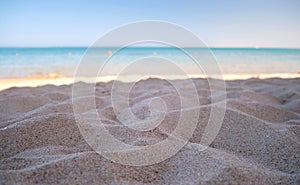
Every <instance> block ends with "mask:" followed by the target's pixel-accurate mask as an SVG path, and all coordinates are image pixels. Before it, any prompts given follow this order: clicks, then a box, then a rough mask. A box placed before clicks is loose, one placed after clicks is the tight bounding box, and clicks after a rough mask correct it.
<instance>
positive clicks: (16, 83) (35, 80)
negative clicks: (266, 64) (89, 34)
mask: <svg viewBox="0 0 300 185" xmlns="http://www.w3.org/2000/svg"><path fill="white" fill-rule="evenodd" d="M150 77H151V76H150ZM188 77H190V78H206V77H207V76H204V75H197V74H190V75H188ZM208 77H210V76H208ZM184 78H186V77H180V76H166V79H184ZM212 78H214V77H212ZM222 78H223V79H224V80H246V79H250V78H259V79H267V78H283V79H286V78H300V72H298V73H270V74H223V75H222ZM116 79H117V80H121V81H124V82H130V81H132V80H131V79H136V77H135V78H132V77H131V76H125V77H122V78H118V77H117V76H113V75H107V76H101V77H98V78H97V79H96V81H97V82H109V81H112V80H116ZM74 80H75V78H74V76H61V75H58V74H49V75H43V76H29V77H24V78H20V77H15V78H0V91H2V90H5V89H8V88H11V87H37V86H43V85H69V84H72V83H74ZM80 80H82V81H86V82H91V81H92V82H93V81H94V79H93V78H91V77H82V78H80Z"/></svg>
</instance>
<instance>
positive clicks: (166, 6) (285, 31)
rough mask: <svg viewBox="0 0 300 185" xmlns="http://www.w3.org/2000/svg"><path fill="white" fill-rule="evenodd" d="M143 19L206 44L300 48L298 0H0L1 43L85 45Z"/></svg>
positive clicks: (1, 44) (299, 8)
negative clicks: (181, 28)
mask: <svg viewBox="0 0 300 185" xmlns="http://www.w3.org/2000/svg"><path fill="white" fill-rule="evenodd" d="M142 20H163V21H169V22H172V23H176V24H179V25H182V26H184V27H186V28H187V29H189V30H191V31H192V32H194V33H195V34H196V35H197V36H198V37H199V38H200V39H202V40H203V41H204V42H205V43H206V44H207V45H208V46H211V47H253V46H260V47H289V48H300V1H299V0H205V1H204V0H203V1H202V0H181V1H179V0H119V1H116V0H106V1H101V0H98V1H97V0H86V1H83V0H82V1H76V0H73V1H71V0H69V1H67V0H51V1H50V0H49V1H42V0H1V1H0V46H27V47H28V46H29V47H31V46H89V45H90V44H92V43H93V42H94V41H95V40H96V39H97V38H99V37H101V36H102V35H103V34H105V33H107V32H108V31H110V30H111V29H113V28H116V27H118V26H120V25H124V24H126V23H130V22H135V21H142Z"/></svg>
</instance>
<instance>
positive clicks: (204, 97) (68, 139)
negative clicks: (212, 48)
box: [0, 78, 300, 184]
mask: <svg viewBox="0 0 300 185" xmlns="http://www.w3.org/2000/svg"><path fill="white" fill-rule="evenodd" d="M193 81H194V82H195V84H196V87H197V92H198V95H199V101H200V103H201V106H202V107H201V109H200V110H199V111H200V113H199V118H198V122H197V127H196V129H195V131H194V133H193V135H192V137H191V138H190V139H189V141H188V143H187V144H186V145H185V146H184V147H183V148H182V149H181V150H180V151H179V152H178V153H177V154H175V155H174V156H172V157H171V158H169V159H166V160H164V161H162V162H160V163H157V164H154V165H150V166H139V167H135V166H126V165H122V164H118V163H114V162H112V161H110V160H108V159H106V158H104V157H103V156H101V155H100V154H98V153H97V152H95V151H94V150H93V149H92V148H91V147H90V146H89V145H88V143H87V142H86V141H85V140H84V138H83V136H82V135H81V133H80V131H79V129H78V126H77V124H76V121H75V118H74V114H73V107H72V85H61V86H55V85H45V86H41V87H34V88H32V87H22V88H17V87H12V88H9V89H6V90H3V91H1V92H0V139H1V144H0V149H1V155H0V161H1V162H0V184H299V183H300V137H299V135H300V93H299V92H300V78H293V79H280V78H271V79H256V78H252V79H248V80H233V81H227V82H226V90H227V99H226V100H225V101H226V103H227V107H226V111H225V117H224V120H223V124H222V127H221V130H220V132H219V133H218V135H217V137H216V138H215V139H214V141H213V142H212V143H211V144H210V145H209V147H208V148H207V149H206V150H201V149H199V145H198V144H199V142H200V141H201V138H202V133H203V128H205V126H206V124H207V120H208V118H209V115H210V108H211V105H212V104H211V97H210V91H209V88H208V84H207V81H206V80H205V79H194V80H193ZM175 83H177V84H181V87H185V86H184V83H185V80H176V81H175ZM111 86H112V82H107V83H104V82H100V83H97V86H96V91H95V95H96V107H97V111H98V113H99V115H101V119H102V120H103V121H104V122H105V125H106V128H107V130H109V132H110V133H111V134H112V135H114V136H115V137H116V138H118V139H119V140H120V141H122V142H125V143H127V144H130V145H136V146H145V145H151V144H155V143H158V142H161V141H162V140H164V139H166V138H167V137H168V133H171V132H172V129H174V126H176V122H177V120H178V114H179V108H180V99H179V97H178V94H177V93H176V91H174V89H172V86H171V85H170V84H169V83H168V82H167V81H164V80H159V79H148V80H143V81H140V82H138V83H137V84H136V85H135V86H134V88H133V89H132V92H131V94H130V106H131V107H132V111H133V113H134V114H135V115H136V116H137V117H138V118H140V119H145V118H146V117H147V116H149V111H148V110H147V102H149V101H147V100H149V99H150V98H153V97H162V99H164V100H165V102H166V106H167V113H166V116H165V119H164V120H163V122H162V124H161V125H160V126H158V127H157V128H155V129H154V130H152V131H145V132H138V131H134V130H132V129H129V128H127V127H126V126H124V125H122V123H120V121H119V120H118V119H117V115H116V114H115V113H114V111H113V107H112V105H111V99H110V93H111V91H110V89H111ZM186 94H189V90H188V89H186Z"/></svg>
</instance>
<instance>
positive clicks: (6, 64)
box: [0, 47, 300, 78]
mask: <svg viewBox="0 0 300 185" xmlns="http://www.w3.org/2000/svg"><path fill="white" fill-rule="evenodd" d="M86 49H87V48H84V47H78V48H69V47H60V48H0V78H9V77H27V76H36V75H48V74H51V73H55V74H59V75H62V76H72V75H74V73H75V70H76V67H77V66H78V64H79V62H80V61H81V59H82V57H83V55H84V54H85V51H86ZM185 50H187V51H189V52H194V53H197V52H198V51H199V50H201V48H185ZM109 51H114V48H97V49H95V51H94V52H95V53H97V54H95V56H96V58H94V60H95V61H94V62H103V61H101V60H104V59H105V58H106V57H107V56H108V55H109V54H110V53H109ZM211 52H212V53H213V55H214V57H215V59H216V61H217V62H218V64H219V66H220V69H221V71H222V73H223V74H261V73H297V72H300V49H264V48H262V49H256V48H212V49H211ZM147 56H155V57H163V58H167V59H170V60H175V59H176V60H175V63H176V62H179V63H183V64H184V63H186V64H187V68H193V67H194V66H193V64H192V63H188V62H187V58H186V56H185V55H184V54H182V52H180V51H179V50H178V49H176V48H159V47H135V48H128V49H126V50H124V51H122V52H119V53H118V55H114V58H112V60H111V61H109V62H110V67H108V68H106V69H105V70H106V71H105V73H106V74H114V69H115V68H118V67H117V66H118V64H126V63H128V62H130V61H132V60H136V59H139V58H143V57H147ZM97 57H98V58H97ZM202 62H204V63H205V62H210V61H205V60H204V61H202ZM155 65H159V63H155ZM86 67H87V74H88V68H89V67H92V66H86Z"/></svg>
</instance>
